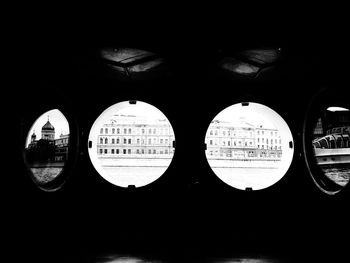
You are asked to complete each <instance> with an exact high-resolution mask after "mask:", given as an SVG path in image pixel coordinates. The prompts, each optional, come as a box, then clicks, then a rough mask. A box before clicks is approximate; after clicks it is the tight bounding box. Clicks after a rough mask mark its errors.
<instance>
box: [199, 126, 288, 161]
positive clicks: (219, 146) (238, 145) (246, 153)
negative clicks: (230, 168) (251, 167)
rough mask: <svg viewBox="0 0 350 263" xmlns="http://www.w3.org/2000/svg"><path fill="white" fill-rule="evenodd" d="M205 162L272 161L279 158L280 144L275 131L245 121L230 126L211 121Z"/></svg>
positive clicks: (277, 133)
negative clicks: (215, 160) (236, 160)
mask: <svg viewBox="0 0 350 263" xmlns="http://www.w3.org/2000/svg"><path fill="white" fill-rule="evenodd" d="M206 145H207V157H208V158H209V159H238V160H244V159H259V160H262V159H276V160H279V159H280V158H281V156H282V141H281V136H280V133H279V131H278V130H277V129H271V128H264V127H263V126H262V125H260V126H254V125H252V124H250V123H247V122H243V121H242V122H241V123H240V124H239V125H233V124H232V123H229V122H223V121H218V120H214V121H212V123H211V124H210V127H209V129H208V132H207V136H206Z"/></svg>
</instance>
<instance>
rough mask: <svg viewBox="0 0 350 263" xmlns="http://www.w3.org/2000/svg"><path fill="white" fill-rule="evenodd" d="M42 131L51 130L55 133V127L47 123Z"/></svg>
mask: <svg viewBox="0 0 350 263" xmlns="http://www.w3.org/2000/svg"><path fill="white" fill-rule="evenodd" d="M41 130H51V131H54V130H55V127H53V126H52V124H51V123H50V121H47V122H46V123H45V125H44V126H43V127H42V128H41Z"/></svg>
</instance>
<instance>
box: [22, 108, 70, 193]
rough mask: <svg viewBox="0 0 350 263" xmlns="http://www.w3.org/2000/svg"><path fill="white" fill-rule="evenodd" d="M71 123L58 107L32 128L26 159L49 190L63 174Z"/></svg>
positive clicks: (25, 151) (27, 140) (32, 173)
mask: <svg viewBox="0 0 350 263" xmlns="http://www.w3.org/2000/svg"><path fill="white" fill-rule="evenodd" d="M69 133H70V132H69V123H68V121H67V119H66V118H65V116H64V115H63V114H62V112H61V111H59V110H58V109H53V110H50V111H47V112H45V113H44V114H42V115H41V116H40V117H39V118H38V119H37V120H36V121H35V122H34V124H33V125H32V127H31V128H30V130H29V132H28V135H27V138H26V142H25V149H24V158H25V163H26V165H27V167H28V168H29V170H30V172H31V175H32V178H33V180H34V181H35V182H36V183H37V185H38V186H40V187H42V188H46V189H49V188H50V187H51V186H52V185H53V182H54V181H57V179H58V178H59V177H60V175H61V174H62V173H63V171H64V169H65V166H66V161H67V160H68V154H69Z"/></svg>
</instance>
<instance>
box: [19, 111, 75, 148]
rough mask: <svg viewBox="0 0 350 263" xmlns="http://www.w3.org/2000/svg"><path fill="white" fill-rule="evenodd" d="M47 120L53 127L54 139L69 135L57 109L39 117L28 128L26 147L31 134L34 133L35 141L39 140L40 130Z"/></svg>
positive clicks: (64, 119) (64, 121)
mask: <svg viewBox="0 0 350 263" xmlns="http://www.w3.org/2000/svg"><path fill="white" fill-rule="evenodd" d="M48 119H49V121H50V123H51V124H52V126H53V127H55V139H57V138H59V137H60V135H61V133H63V134H69V124H68V121H67V119H66V118H65V117H64V115H63V114H62V113H61V112H60V111H59V110H57V109H54V110H50V111H47V112H45V113H44V114H43V115H41V116H40V117H39V118H38V119H37V120H36V121H35V123H34V124H33V126H32V127H31V128H30V130H29V133H28V136H27V141H26V147H27V146H28V144H29V143H30V139H31V136H32V134H33V132H35V134H36V139H37V140H39V139H41V128H42V127H43V126H44V125H45V123H46V122H47V120H48Z"/></svg>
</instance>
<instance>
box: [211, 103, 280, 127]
mask: <svg viewBox="0 0 350 263" xmlns="http://www.w3.org/2000/svg"><path fill="white" fill-rule="evenodd" d="M271 117H272V116H271V112H270V110H269V109H268V108H267V107H265V106H263V105H261V104H256V103H249V106H242V104H241V103H238V104H234V105H232V106H230V107H227V108H226V109H224V110H223V111H221V112H220V113H219V114H218V115H216V117H215V118H214V119H215V120H219V121H225V122H230V123H232V124H233V125H239V124H240V123H241V121H245V122H248V123H250V124H252V125H254V126H260V125H262V127H263V128H271V129H276V128H277V127H275V126H274V125H273V124H272V123H271V121H270V120H269V119H270V118H271Z"/></svg>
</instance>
